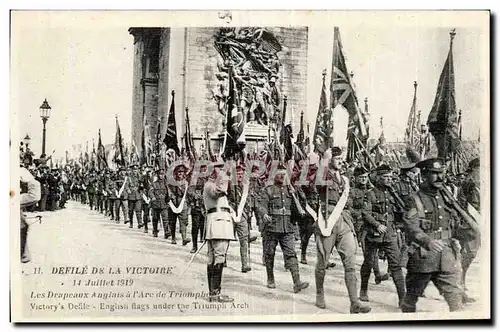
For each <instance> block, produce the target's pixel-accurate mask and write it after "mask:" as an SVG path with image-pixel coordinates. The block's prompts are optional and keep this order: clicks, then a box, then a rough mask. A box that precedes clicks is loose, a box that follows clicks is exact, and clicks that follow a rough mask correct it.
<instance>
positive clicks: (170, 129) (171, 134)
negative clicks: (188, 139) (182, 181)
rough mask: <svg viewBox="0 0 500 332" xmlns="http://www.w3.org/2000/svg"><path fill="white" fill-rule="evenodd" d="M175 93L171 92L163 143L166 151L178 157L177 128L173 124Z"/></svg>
mask: <svg viewBox="0 0 500 332" xmlns="http://www.w3.org/2000/svg"><path fill="white" fill-rule="evenodd" d="M174 97H175V91H173V90H172V103H171V104H170V112H169V113H168V120H167V133H166V134H165V138H164V139H163V142H164V143H165V144H166V145H167V150H168V149H172V150H174V151H175V154H176V155H177V156H179V155H180V151H179V143H178V142H177V126H176V124H175V100H174Z"/></svg>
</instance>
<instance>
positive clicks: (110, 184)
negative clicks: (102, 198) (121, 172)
mask: <svg viewBox="0 0 500 332" xmlns="http://www.w3.org/2000/svg"><path fill="white" fill-rule="evenodd" d="M115 179H116V178H115V176H114V175H113V176H110V177H109V179H108V181H106V189H105V190H106V193H107V198H108V213H109V216H110V219H111V220H114V219H115V205H116V200H117V197H116V192H117V191H118V190H119V188H116V182H115Z"/></svg>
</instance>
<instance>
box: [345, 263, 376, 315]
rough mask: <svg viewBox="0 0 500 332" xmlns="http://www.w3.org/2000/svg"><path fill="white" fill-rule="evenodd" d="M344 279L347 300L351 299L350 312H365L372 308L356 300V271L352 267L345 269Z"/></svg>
mask: <svg viewBox="0 0 500 332" xmlns="http://www.w3.org/2000/svg"><path fill="white" fill-rule="evenodd" d="M344 281H345V285H346V287H347V293H348V294H349V300H350V301H351V308H350V312H351V314H366V313H368V312H370V310H372V309H371V308H370V307H369V306H367V305H365V304H362V303H361V302H360V301H359V300H358V289H357V288H358V287H357V284H356V282H357V280H356V272H355V270H354V269H353V270H352V271H351V270H348V271H345V273H344Z"/></svg>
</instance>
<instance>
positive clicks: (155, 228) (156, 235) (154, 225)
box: [153, 219, 158, 237]
mask: <svg viewBox="0 0 500 332" xmlns="http://www.w3.org/2000/svg"><path fill="white" fill-rule="evenodd" d="M153 236H154V237H158V220H155V219H153Z"/></svg>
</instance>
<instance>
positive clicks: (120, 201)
mask: <svg viewBox="0 0 500 332" xmlns="http://www.w3.org/2000/svg"><path fill="white" fill-rule="evenodd" d="M128 181H129V178H128V176H127V175H126V168H125V167H121V168H120V170H119V171H118V175H117V176H116V180H115V187H116V189H115V193H116V201H115V220H116V223H117V224H119V223H120V209H121V210H122V212H123V219H125V222H124V223H125V224H126V223H128V220H127V217H128V199H127V187H128Z"/></svg>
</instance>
